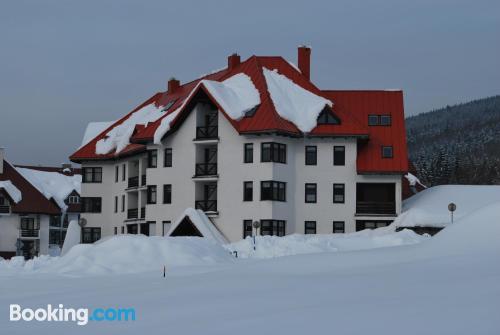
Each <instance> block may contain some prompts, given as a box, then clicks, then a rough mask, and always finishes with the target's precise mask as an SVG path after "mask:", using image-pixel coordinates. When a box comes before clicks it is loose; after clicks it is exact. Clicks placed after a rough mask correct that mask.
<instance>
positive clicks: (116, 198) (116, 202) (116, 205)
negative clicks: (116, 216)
mask: <svg viewBox="0 0 500 335" xmlns="http://www.w3.org/2000/svg"><path fill="white" fill-rule="evenodd" d="M115 213H118V196H116V195H115Z"/></svg>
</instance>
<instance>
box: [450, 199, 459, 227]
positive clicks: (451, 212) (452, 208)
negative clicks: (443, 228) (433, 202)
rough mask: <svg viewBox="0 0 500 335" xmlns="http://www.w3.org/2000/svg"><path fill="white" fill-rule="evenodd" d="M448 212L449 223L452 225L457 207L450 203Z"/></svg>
mask: <svg viewBox="0 0 500 335" xmlns="http://www.w3.org/2000/svg"><path fill="white" fill-rule="evenodd" d="M448 210H449V211H450V215H451V223H453V212H454V211H456V210H457V205H455V204H454V203H453V202H450V203H449V205H448Z"/></svg>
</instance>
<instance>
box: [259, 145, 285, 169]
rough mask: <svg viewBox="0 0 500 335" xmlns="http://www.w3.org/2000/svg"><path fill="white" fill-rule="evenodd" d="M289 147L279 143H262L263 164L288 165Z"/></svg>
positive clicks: (261, 156)
mask: <svg viewBox="0 0 500 335" xmlns="http://www.w3.org/2000/svg"><path fill="white" fill-rule="evenodd" d="M286 159H287V145H286V144H285V143H279V142H262V143H261V144H260V161H261V163H269V162H273V163H280V164H286Z"/></svg>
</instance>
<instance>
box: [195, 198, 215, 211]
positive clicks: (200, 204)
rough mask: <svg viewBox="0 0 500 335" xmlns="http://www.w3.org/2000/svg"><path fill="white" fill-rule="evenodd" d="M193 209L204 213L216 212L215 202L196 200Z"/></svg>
mask: <svg viewBox="0 0 500 335" xmlns="http://www.w3.org/2000/svg"><path fill="white" fill-rule="evenodd" d="M195 207H196V209H201V210H202V211H204V212H217V200H197V201H195Z"/></svg>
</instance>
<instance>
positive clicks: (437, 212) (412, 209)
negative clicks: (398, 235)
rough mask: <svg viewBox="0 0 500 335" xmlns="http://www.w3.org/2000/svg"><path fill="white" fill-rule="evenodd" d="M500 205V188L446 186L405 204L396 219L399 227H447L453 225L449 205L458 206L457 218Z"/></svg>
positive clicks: (416, 197)
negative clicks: (451, 203)
mask: <svg viewBox="0 0 500 335" xmlns="http://www.w3.org/2000/svg"><path fill="white" fill-rule="evenodd" d="M499 201H500V186H475V185H442V186H434V187H431V188H427V189H425V190H423V191H422V192H419V193H417V194H416V195H414V196H412V197H411V198H409V199H407V200H405V201H404V202H403V213H402V214H401V215H400V216H399V217H398V218H396V220H395V224H396V225H397V226H399V227H415V226H421V227H445V226H446V225H448V224H450V221H451V219H450V212H449V211H448V204H449V203H450V202H453V203H455V204H456V205H457V209H456V211H455V212H454V214H453V215H454V218H455V219H460V218H461V217H463V216H465V215H467V214H469V213H471V212H473V211H475V210H477V209H479V208H481V207H484V206H487V205H489V204H492V203H495V202H499Z"/></svg>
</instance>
